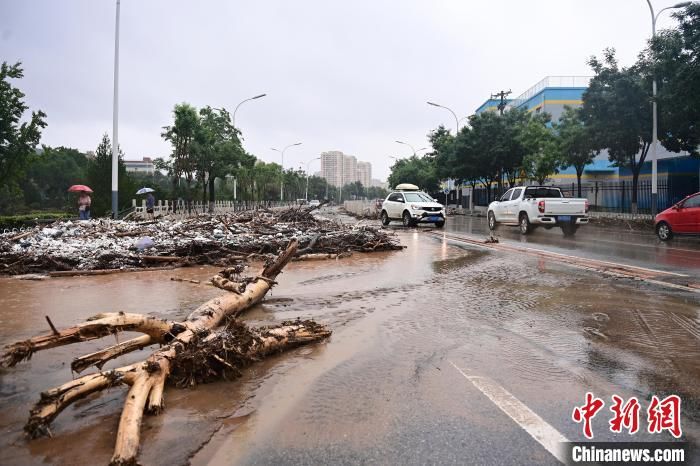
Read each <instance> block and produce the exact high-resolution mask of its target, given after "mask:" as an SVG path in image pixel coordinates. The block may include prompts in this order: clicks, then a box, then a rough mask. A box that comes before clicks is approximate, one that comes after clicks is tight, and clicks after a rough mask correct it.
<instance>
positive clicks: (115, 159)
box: [112, 0, 119, 220]
mask: <svg viewBox="0 0 700 466" xmlns="http://www.w3.org/2000/svg"><path fill="white" fill-rule="evenodd" d="M118 131H119V0H117V19H116V24H115V27H114V104H113V107H112V218H113V219H115V220H116V219H117V218H118V217H119V134H118Z"/></svg>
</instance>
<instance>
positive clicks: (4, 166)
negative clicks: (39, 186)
mask: <svg viewBox="0 0 700 466" xmlns="http://www.w3.org/2000/svg"><path fill="white" fill-rule="evenodd" d="M21 66H22V63H20V62H17V63H15V64H14V65H8V64H7V62H3V63H2V65H0V212H11V211H14V210H16V209H17V207H19V205H18V204H21V203H22V202H23V201H22V193H21V191H20V189H19V186H18V181H19V180H20V179H21V177H22V175H23V174H24V169H25V167H26V165H27V161H28V159H29V157H31V156H32V155H33V154H34V149H35V148H36V146H37V144H39V140H40V138H41V129H42V128H45V127H46V122H45V121H44V118H46V114H45V113H44V112H42V111H41V110H39V111H37V112H32V114H31V117H29V121H25V122H21V120H22V117H23V115H24V112H26V111H27V110H28V108H29V107H27V105H26V104H25V103H24V100H23V99H24V96H25V95H24V93H23V92H22V91H21V90H20V89H19V88H17V87H15V86H13V85H12V83H11V81H10V80H12V79H22V77H23V76H24V72H23V70H22V67H21Z"/></svg>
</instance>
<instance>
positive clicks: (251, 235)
mask: <svg viewBox="0 0 700 466" xmlns="http://www.w3.org/2000/svg"><path fill="white" fill-rule="evenodd" d="M311 210H312V209H300V208H290V209H285V210H278V211H271V210H256V211H244V212H237V213H235V214H227V215H220V216H209V215H201V216H199V217H192V218H189V219H186V220H167V219H164V220H158V221H150V222H132V221H123V220H116V221H114V220H110V219H99V220H90V221H80V222H74V221H70V220H68V221H63V222H56V223H54V224H52V225H51V226H50V227H44V228H42V227H35V228H34V229H32V230H28V231H25V232H22V233H21V234H17V232H16V231H14V232H6V233H0V274H7V275H19V274H37V273H47V272H53V273H54V274H56V272H66V273H65V275H70V274H75V273H72V272H81V271H85V272H87V271H93V273H95V272H97V271H100V272H101V271H118V270H130V269H143V268H155V267H160V268H162V267H164V266H171V267H172V266H183V265H190V264H212V265H217V266H225V265H227V264H230V263H232V262H235V261H240V260H242V259H265V258H267V257H270V256H272V255H276V254H278V253H279V252H280V251H282V250H284V248H285V247H286V245H287V244H288V243H289V241H290V240H291V239H292V238H296V239H297V240H298V241H299V245H300V247H299V252H298V254H297V255H298V256H304V255H308V254H321V255H326V256H327V257H344V256H345V255H347V254H348V253H351V252H372V251H385V250H398V249H402V246H401V245H400V244H399V243H398V240H396V239H395V238H394V237H392V236H389V235H388V234H387V233H386V232H384V231H382V230H381V229H380V228H378V227H374V226H369V225H347V224H341V223H340V222H335V221H331V220H328V219H324V218H319V217H316V216H314V215H312V213H311ZM312 257H313V256H312ZM105 273H106V272H105ZM56 275H59V274H56Z"/></svg>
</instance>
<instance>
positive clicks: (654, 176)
mask: <svg viewBox="0 0 700 466" xmlns="http://www.w3.org/2000/svg"><path fill="white" fill-rule="evenodd" d="M691 3H693V2H682V3H677V4H675V5H673V6H668V7H666V8H662V9H661V10H659V12H658V13H656V14H654V7H653V6H652V5H651V0H647V4H648V5H649V12H650V13H651V37H652V38H654V37H656V20H657V19H659V15H660V14H661V13H662V12H663V11H666V10H672V9H676V8H684V7H686V6H688V5H690V4H691ZM651 113H652V116H651V126H652V128H651V215H656V211H657V196H658V165H657V158H656V156H657V155H656V154H657V152H656V151H657V146H658V134H657V133H658V116H657V109H656V76H654V78H653V79H652V82H651Z"/></svg>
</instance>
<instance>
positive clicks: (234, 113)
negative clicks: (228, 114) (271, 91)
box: [232, 94, 267, 128]
mask: <svg viewBox="0 0 700 466" xmlns="http://www.w3.org/2000/svg"><path fill="white" fill-rule="evenodd" d="M266 95H267V94H260V95H256V96H255V97H251V98H249V99H245V100H243V101H241V102H240V103H239V104H238V105H236V108H235V109H234V110H233V121H232V123H233V127H234V128H235V127H236V112H237V111H238V107H240V106H241V105H243V104H244V103H246V102H249V101H251V100H255V99H260V98H262V97H265V96H266Z"/></svg>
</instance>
